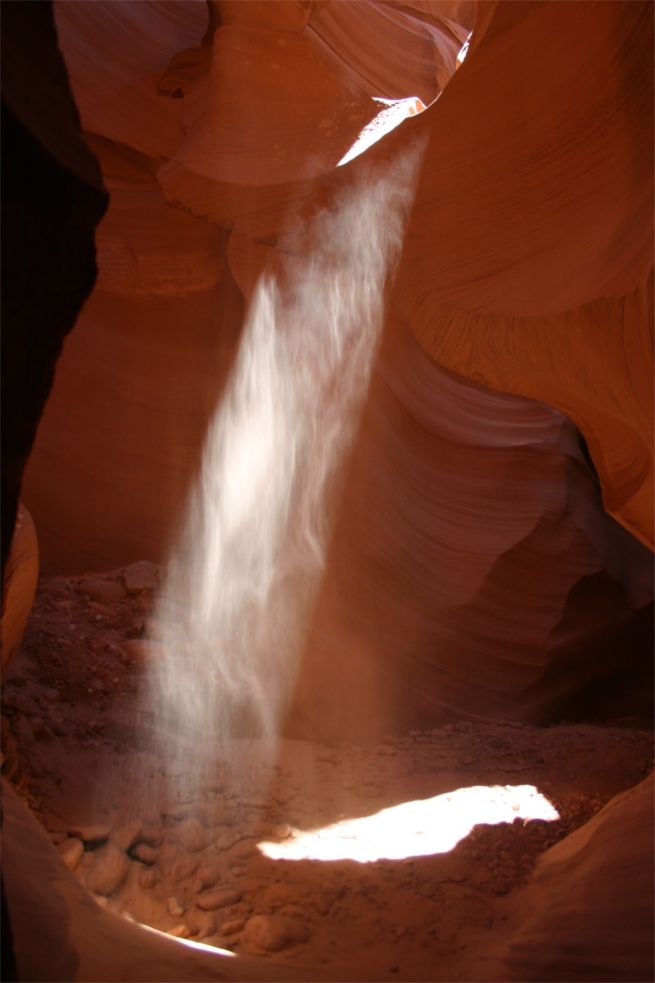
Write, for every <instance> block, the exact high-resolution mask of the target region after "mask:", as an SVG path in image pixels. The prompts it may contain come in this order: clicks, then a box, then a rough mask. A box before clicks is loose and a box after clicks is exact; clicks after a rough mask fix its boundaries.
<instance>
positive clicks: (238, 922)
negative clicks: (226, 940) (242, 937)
mask: <svg viewBox="0 0 655 983" xmlns="http://www.w3.org/2000/svg"><path fill="white" fill-rule="evenodd" d="M245 924H246V920H245V918H231V919H230V920H229V921H227V922H223V924H222V925H221V927H220V928H219V932H220V933H221V935H235V934H236V933H237V932H242V931H243V929H244V927H245Z"/></svg>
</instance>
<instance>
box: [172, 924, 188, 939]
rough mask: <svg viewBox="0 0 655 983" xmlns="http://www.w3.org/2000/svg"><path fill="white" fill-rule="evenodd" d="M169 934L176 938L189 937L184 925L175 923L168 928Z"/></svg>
mask: <svg viewBox="0 0 655 983" xmlns="http://www.w3.org/2000/svg"><path fill="white" fill-rule="evenodd" d="M168 934H169V935H174V936H175V937H176V938H178V939H186V938H188V937H189V930H188V928H187V927H186V925H184V924H182V925H176V926H175V927H174V928H169V930H168Z"/></svg>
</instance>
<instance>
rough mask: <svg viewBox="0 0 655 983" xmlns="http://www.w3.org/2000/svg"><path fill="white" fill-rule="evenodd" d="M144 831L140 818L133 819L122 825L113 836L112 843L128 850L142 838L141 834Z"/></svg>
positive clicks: (120, 848)
mask: <svg viewBox="0 0 655 983" xmlns="http://www.w3.org/2000/svg"><path fill="white" fill-rule="evenodd" d="M142 832H143V823H142V822H141V820H140V819H133V820H132V821H131V822H129V823H126V824H125V826H121V828H120V829H119V830H117V831H116V832H115V833H114V835H113V836H112V838H111V839H112V843H113V844H114V846H117V847H118V849H119V850H125V852H127V851H128V850H129V849H130V847H132V846H134V844H135V843H138V842H139V840H140V839H141V838H142V837H141V834H142Z"/></svg>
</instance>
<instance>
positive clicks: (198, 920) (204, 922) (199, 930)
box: [186, 908, 216, 938]
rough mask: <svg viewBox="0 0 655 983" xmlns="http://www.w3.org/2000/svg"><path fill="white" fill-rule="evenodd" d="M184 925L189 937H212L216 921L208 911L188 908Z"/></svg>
mask: <svg viewBox="0 0 655 983" xmlns="http://www.w3.org/2000/svg"><path fill="white" fill-rule="evenodd" d="M186 923H187V926H188V928H189V932H190V934H191V935H200V936H201V937H202V938H205V937H206V936H208V935H213V934H214V932H215V931H216V920H215V918H214V916H213V915H212V913H211V912H210V911H200V910H199V909H198V908H190V909H189V911H187V913H186Z"/></svg>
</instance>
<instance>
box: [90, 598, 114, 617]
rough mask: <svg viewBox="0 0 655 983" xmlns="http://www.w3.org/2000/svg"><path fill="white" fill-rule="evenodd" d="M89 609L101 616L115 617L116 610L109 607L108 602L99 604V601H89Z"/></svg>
mask: <svg viewBox="0 0 655 983" xmlns="http://www.w3.org/2000/svg"><path fill="white" fill-rule="evenodd" d="M86 609H87V611H90V612H91V614H95V615H97V616H98V617H99V618H114V617H115V612H114V611H113V610H112V609H111V608H108V607H107V605H106V604H98V602H97V601H89V603H88V604H87V606H86Z"/></svg>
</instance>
